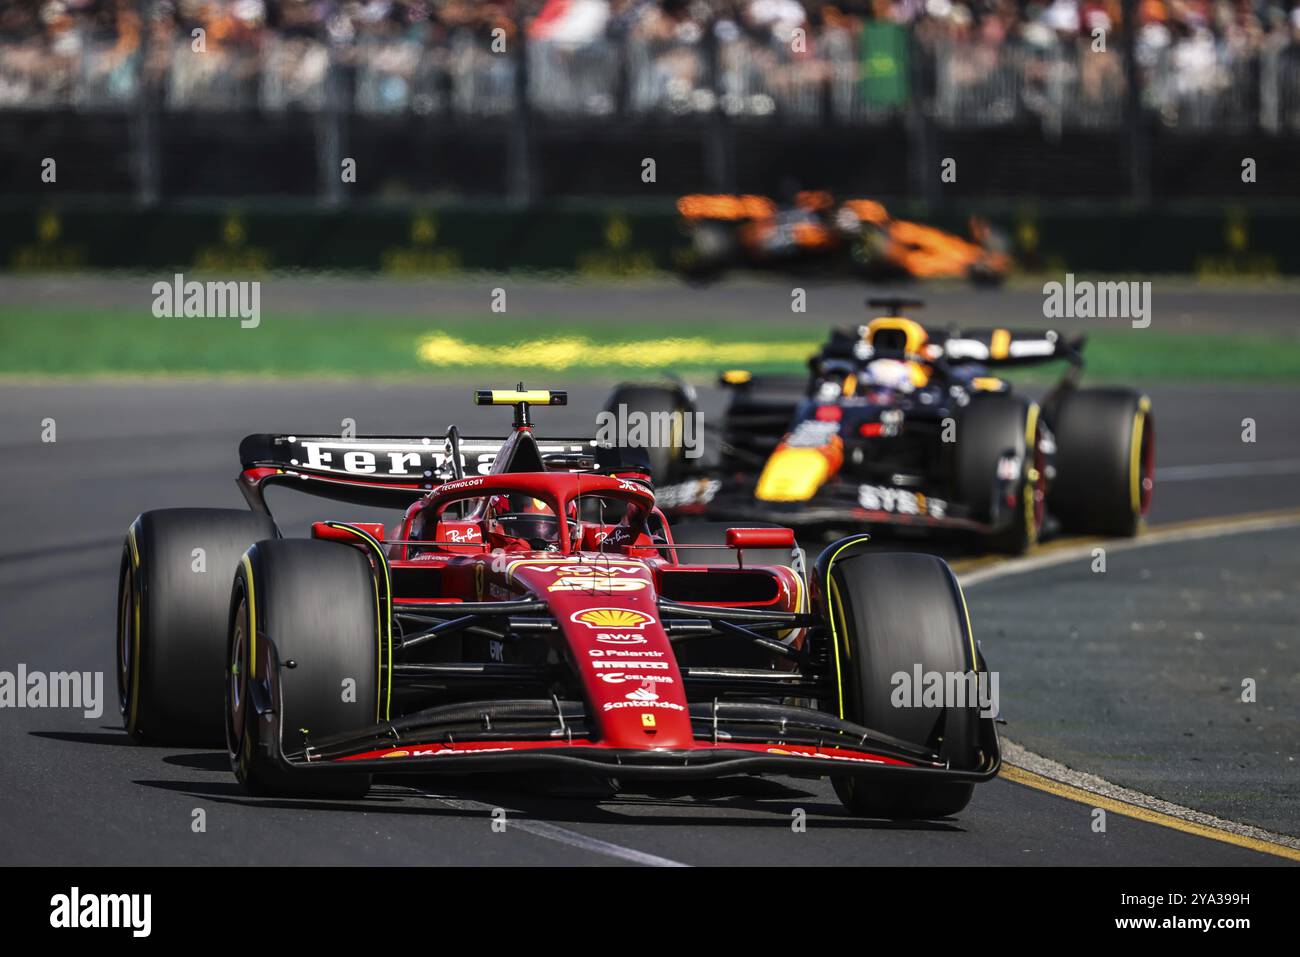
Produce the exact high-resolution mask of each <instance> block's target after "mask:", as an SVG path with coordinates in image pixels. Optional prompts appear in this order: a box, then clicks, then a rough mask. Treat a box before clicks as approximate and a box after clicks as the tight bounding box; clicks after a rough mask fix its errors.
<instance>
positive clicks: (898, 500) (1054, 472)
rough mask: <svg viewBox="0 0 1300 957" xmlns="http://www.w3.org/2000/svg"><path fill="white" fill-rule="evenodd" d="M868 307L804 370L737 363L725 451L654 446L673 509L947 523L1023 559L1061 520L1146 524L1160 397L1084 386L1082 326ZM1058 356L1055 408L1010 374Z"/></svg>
mask: <svg viewBox="0 0 1300 957" xmlns="http://www.w3.org/2000/svg"><path fill="white" fill-rule="evenodd" d="M869 304H870V305H872V306H874V307H877V308H879V309H880V310H881V311H884V312H885V313H886V314H885V315H880V316H877V317H876V318H874V319H872V320H871V321H870V322H868V323H866V324H865V325H859V326H856V327H853V328H847V329H836V330H833V331H832V333H831V336H830V339H829V341H828V342H827V343H826V345H825V346H824V347H823V348H822V349H821V350H820V351H819V352H818V353H817V354H816V355H814V356H813V357H812V358H811V359H810V361H809V369H810V372H809V374H808V375H807V376H760V375H751V374H750V373H749V372H747V371H744V370H731V371H728V372H724V373H723V374H722V376H721V383H722V385H724V386H725V387H726V388H727V389H728V390H729V392H730V400H729V405H728V407H727V409H726V412H725V414H724V417H723V421H722V425H721V428H720V429H719V430H717V431H716V432H715V433H714V440H713V441H712V442H711V444H712V446H713V448H712V450H711V451H712V454H711V455H702V456H699V457H697V458H691V457H688V456H687V455H686V450H685V449H684V448H682V447H681V445H680V444H676V445H675V444H673V443H671V442H670V443H663V444H662V446H661V447H657V448H652V449H650V450H648V454H649V458H650V460H651V463H652V470H653V472H654V474H655V480H656V482H657V483H658V484H657V490H658V496H659V499H658V501H659V505H660V507H661V508H663V509H664V511H665V512H666V513H667V514H668V515H670V516H672V517H674V518H685V517H689V516H696V517H701V518H710V519H714V520H723V521H749V522H753V521H766V522H776V523H779V524H781V525H791V526H799V527H809V526H822V527H825V528H830V529H835V528H839V529H846V528H861V527H863V526H870V527H875V528H882V527H892V528H902V527H905V528H909V529H913V530H920V531H922V532H932V531H941V530H950V531H955V532H959V533H966V534H973V535H976V536H979V537H981V538H982V539H983V540H984V542H985V543H986V545H988V546H989V547H992V548H993V549H995V550H997V551H1002V552H1010V553H1018V552H1023V551H1024V550H1025V549H1027V548H1029V547H1030V546H1032V545H1033V544H1034V543H1035V542H1036V541H1038V539H1039V537H1040V535H1041V534H1042V533H1043V530H1044V528H1045V526H1046V524H1047V522H1048V521H1049V519H1050V520H1051V522H1052V523H1053V525H1054V526H1057V527H1060V528H1062V529H1064V530H1066V531H1070V532H1079V533H1087V534H1102V535H1116V536H1131V535H1134V534H1136V533H1137V532H1138V531H1139V529H1140V528H1141V527H1142V524H1143V517H1144V516H1145V515H1146V513H1147V511H1148V509H1149V508H1150V505H1151V495H1152V491H1153V488H1154V478H1155V423H1154V420H1153V418H1152V413H1151V402H1150V400H1149V399H1148V398H1147V397H1146V396H1144V395H1142V394H1141V393H1139V392H1137V391H1135V390H1132V389H1126V388H1082V387H1080V386H1079V385H1078V379H1079V377H1080V375H1081V372H1082V368H1083V355H1082V350H1083V345H1084V342H1083V339H1082V338H1077V339H1071V338H1068V337H1066V336H1064V335H1061V334H1058V333H1056V332H1051V331H1045V332H1040V331H1024V332H1016V331H1012V330H1008V329H999V328H994V329H985V330H972V331H966V332H959V331H954V330H949V329H936V328H927V327H925V326H922V325H921V324H920V323H918V322H916V321H914V320H913V319H910V318H907V317H905V316H903V315H902V314H901V311H902V309H903V308H904V307H907V306H913V307H915V306H919V305H920V303H917V302H905V301H903V300H897V299H878V300H871V301H870V303H869ZM1060 361H1064V362H1065V363H1067V372H1066V374H1065V375H1064V376H1063V377H1062V378H1061V380H1060V381H1059V382H1058V383H1057V384H1056V385H1055V386H1054V387H1053V388H1052V389H1051V390H1050V391H1049V392H1048V393H1047V395H1046V396H1045V397H1044V398H1043V400H1042V401H1041V402H1035V401H1033V400H1031V399H1030V398H1028V397H1026V396H1024V395H1021V394H1019V393H1017V392H1015V391H1014V390H1013V389H1012V387H1011V385H1010V383H1008V382H1007V381H1006V379H1004V378H1003V377H1002V376H1001V375H999V372H1000V371H1001V370H1002V369H1005V368H1014V367H1019V366H1025V365H1030V364H1035V363H1046V362H1060ZM607 408H608V409H609V410H610V411H614V410H618V411H619V414H623V415H628V414H632V413H636V414H638V415H640V416H643V417H645V418H646V419H647V420H656V419H665V418H667V419H670V420H674V421H675V420H676V419H675V417H679V416H682V415H685V414H690V413H691V412H693V411H694V410H695V397H694V394H693V393H692V391H691V390H690V389H689V388H688V387H685V386H683V385H681V384H678V383H670V384H666V385H656V384H651V385H624V386H620V387H619V388H618V389H616V390H615V392H614V393H613V394H612V395H611V397H610V399H609V401H608V405H607ZM679 433H680V430H673V431H672V432H671V434H673V435H676V434H679Z"/></svg>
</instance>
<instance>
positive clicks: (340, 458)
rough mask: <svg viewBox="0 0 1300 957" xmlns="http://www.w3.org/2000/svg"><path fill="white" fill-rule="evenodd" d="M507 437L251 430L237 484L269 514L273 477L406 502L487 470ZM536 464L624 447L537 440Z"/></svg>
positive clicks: (306, 487) (594, 460) (615, 460)
mask: <svg viewBox="0 0 1300 957" xmlns="http://www.w3.org/2000/svg"><path fill="white" fill-rule="evenodd" d="M504 445H505V440H504V439H496V438H480V437H472V436H465V437H462V436H461V435H460V434H459V433H458V432H457V431H456V430H455V429H454V428H453V429H451V430H449V431H448V432H447V433H446V434H443V435H436V434H435V435H426V436H396V435H372V436H357V437H356V438H344V437H342V436H337V435H270V434H255V435H249V436H246V437H245V438H244V440H243V441H242V442H240V443H239V461H240V465H241V469H242V470H241V471H240V473H239V479H238V483H239V490H240V492H242V493H243V495H244V499H245V500H246V501H247V502H248V505H249V507H250V508H252V509H253V510H254V511H257V512H262V513H265V514H269V513H270V510H269V509H268V508H267V505H266V499H265V494H266V490H267V488H269V487H270V486H273V485H291V486H292V487H294V488H296V489H298V490H299V491H303V492H307V493H309V494H312V495H319V496H321V497H323V498H330V499H334V500H335V501H340V502H347V503H350V504H353V505H362V506H374V507H380V508H405V507H406V506H408V505H410V504H411V503H412V502H414V501H416V500H417V499H419V498H420V497H421V496H422V495H425V494H427V493H428V492H430V491H431V490H433V489H434V488H436V487H438V486H439V485H441V484H442V483H443V482H446V481H450V480H451V479H454V478H459V477H461V476H465V475H486V474H488V473H489V472H490V471H491V470H492V466H493V464H494V463H495V462H496V458H497V455H498V453H499V452H500V451H501V448H502V446H504ZM537 450H538V452H540V453H541V466H542V467H543V468H546V469H555V470H557V471H607V470H614V469H617V468H619V467H622V466H623V465H624V464H625V462H626V460H627V459H628V453H630V452H637V451H641V450H626V449H617V448H610V447H607V446H600V445H597V443H596V440H594V439H583V438H557V439H545V440H541V439H539V440H537Z"/></svg>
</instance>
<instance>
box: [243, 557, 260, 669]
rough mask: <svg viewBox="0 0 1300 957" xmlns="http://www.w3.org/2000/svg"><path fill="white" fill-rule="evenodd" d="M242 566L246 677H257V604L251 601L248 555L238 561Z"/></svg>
mask: <svg viewBox="0 0 1300 957" xmlns="http://www.w3.org/2000/svg"><path fill="white" fill-rule="evenodd" d="M239 561H240V564H242V565H243V566H244V590H245V593H246V594H245V598H244V603H245V604H246V605H247V606H248V676H249V677H250V678H256V677H257V604H256V602H255V601H254V600H253V563H252V562H251V561H250V560H249V558H248V555H244V557H243V558H241V559H240V560H239Z"/></svg>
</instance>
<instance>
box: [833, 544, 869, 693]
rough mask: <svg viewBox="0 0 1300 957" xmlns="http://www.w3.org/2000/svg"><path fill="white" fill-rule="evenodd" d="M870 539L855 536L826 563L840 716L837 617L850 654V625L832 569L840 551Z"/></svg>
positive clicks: (842, 684)
mask: <svg viewBox="0 0 1300 957" xmlns="http://www.w3.org/2000/svg"><path fill="white" fill-rule="evenodd" d="M869 540H870V536H868V535H861V536H856V537H854V538H853V539H852V540H851V541H847V542H845V543H844V544H843V545H841V546H840V547H839V548H837V549H836V550H835V553H834V554H833V555H831V558H830V561H828V562H827V563H826V597H827V600H828V601H829V602H830V604H831V648H832V649H834V651H835V689H836V691H837V693H838V694H839V703H840V704H839V706H840V718H841V719H842V718H843V717H844V675H843V673H842V672H841V670H840V636H839V634H838V633H837V632H836V630H835V619H836V617H837V616H838V617H839V619H840V627H841V630H843V632H844V634H845V636H846V639H845V640H846V644H845V646H844V647H845V654H846V655H847V654H848V644H847V635H848V631H849V629H848V625H847V624H846V623H845V621H844V605H843V603H842V602H841V601H840V600H839V594H840V593H839V589H837V588H836V587H835V581H834V580H833V579H832V578H831V571H832V570H833V569H834V568H835V559H837V558H839V557H840V552H842V551H844V549H846V548H848V547H849V546H851V545H859V544H861V543H862V542H866V541H869Z"/></svg>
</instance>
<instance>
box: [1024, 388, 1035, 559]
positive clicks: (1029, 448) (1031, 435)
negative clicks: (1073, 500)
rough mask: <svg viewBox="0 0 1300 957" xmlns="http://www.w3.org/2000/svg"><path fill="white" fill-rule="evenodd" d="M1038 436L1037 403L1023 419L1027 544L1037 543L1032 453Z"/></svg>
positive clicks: (1032, 403) (1030, 405)
mask: <svg viewBox="0 0 1300 957" xmlns="http://www.w3.org/2000/svg"><path fill="white" fill-rule="evenodd" d="M1037 436H1038V403H1037V402H1031V403H1029V414H1028V415H1027V416H1026V417H1025V460H1026V465H1027V468H1026V469H1025V490H1024V492H1023V493H1022V494H1023V495H1024V499H1025V528H1026V529H1027V530H1028V531H1027V538H1028V539H1029V544H1030V545H1034V544H1037V542H1038V524H1037V523H1036V522H1035V521H1034V492H1035V491H1036V489H1037V482H1038V470H1037V469H1036V468H1035V467H1034V452H1035V450H1036V448H1037V446H1036V445H1035V442H1034V440H1035V439H1036V438H1037Z"/></svg>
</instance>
